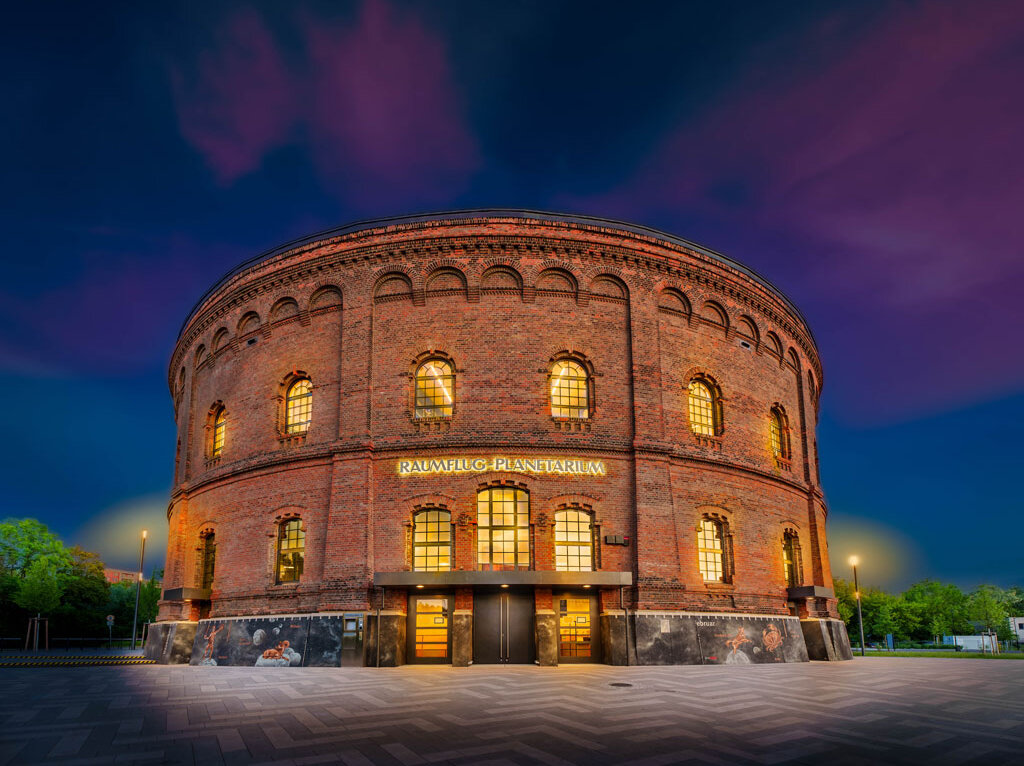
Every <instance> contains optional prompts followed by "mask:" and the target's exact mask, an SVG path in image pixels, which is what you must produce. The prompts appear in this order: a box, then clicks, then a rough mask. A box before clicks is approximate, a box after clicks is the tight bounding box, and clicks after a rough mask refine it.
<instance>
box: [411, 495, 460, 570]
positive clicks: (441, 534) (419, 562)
mask: <svg viewBox="0 0 1024 766" xmlns="http://www.w3.org/2000/svg"><path fill="white" fill-rule="evenodd" d="M412 568H413V571H414V572H448V571H451V568H452V515H451V514H450V513H449V512H448V511H442V510H440V509H437V508H431V509H428V510H425V511H419V512H418V513H417V514H416V515H415V516H413V532H412Z"/></svg>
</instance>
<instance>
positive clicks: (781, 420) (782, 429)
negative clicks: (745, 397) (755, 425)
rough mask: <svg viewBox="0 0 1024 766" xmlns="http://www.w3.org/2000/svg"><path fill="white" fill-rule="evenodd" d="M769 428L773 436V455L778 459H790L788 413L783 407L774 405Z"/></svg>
mask: <svg viewBox="0 0 1024 766" xmlns="http://www.w3.org/2000/svg"><path fill="white" fill-rule="evenodd" d="M768 430H769V433H770V436H771V445H772V455H774V456H775V459H776V460H789V459H790V450H789V423H788V422H787V418H786V413H785V411H784V410H783V409H782V408H781V407H779V406H775V407H772V411H771V413H770V414H769V420H768Z"/></svg>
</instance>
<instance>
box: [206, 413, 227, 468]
mask: <svg viewBox="0 0 1024 766" xmlns="http://www.w3.org/2000/svg"><path fill="white" fill-rule="evenodd" d="M227 415H228V413H227V410H226V409H224V408H223V407H221V408H220V409H218V410H217V414H216V415H215V416H214V419H213V442H212V444H211V445H210V457H211V458H215V457H220V453H221V452H223V451H224V432H225V431H226V430H227Z"/></svg>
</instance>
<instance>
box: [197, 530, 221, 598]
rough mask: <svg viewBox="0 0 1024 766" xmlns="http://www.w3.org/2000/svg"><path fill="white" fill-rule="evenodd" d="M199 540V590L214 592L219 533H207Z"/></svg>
mask: <svg viewBox="0 0 1024 766" xmlns="http://www.w3.org/2000/svg"><path fill="white" fill-rule="evenodd" d="M199 539H200V549H199V556H200V565H199V588H200V589H201V590H208V589H210V590H212V589H213V582H214V579H215V578H216V576H217V533H216V532H214V531H207V532H204V533H203V534H201V535H200V536H199Z"/></svg>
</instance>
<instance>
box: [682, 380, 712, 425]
mask: <svg viewBox="0 0 1024 766" xmlns="http://www.w3.org/2000/svg"><path fill="white" fill-rule="evenodd" d="M689 405H690V429H691V430H692V431H693V432H694V433H695V434H697V435H699V436H714V435H715V434H716V433H717V432H718V428H717V425H718V424H717V423H716V422H715V420H716V419H715V397H714V395H713V394H712V392H711V387H710V386H708V384H707V383H705V382H704V381H702V380H691V381H690V395H689Z"/></svg>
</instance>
